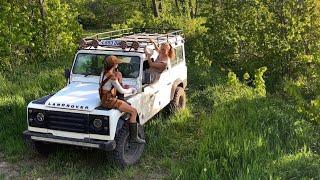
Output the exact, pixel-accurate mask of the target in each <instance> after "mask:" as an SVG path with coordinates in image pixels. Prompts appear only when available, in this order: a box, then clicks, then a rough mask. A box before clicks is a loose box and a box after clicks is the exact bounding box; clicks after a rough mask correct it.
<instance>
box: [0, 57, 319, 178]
mask: <svg viewBox="0 0 320 180" xmlns="http://www.w3.org/2000/svg"><path fill="white" fill-rule="evenodd" d="M70 64H71V59H70V60H68V61H65V62H63V61H59V62H46V63H40V64H37V65H34V64H29V65H24V66H21V67H19V68H17V69H16V70H15V73H14V74H0V82H1V83H2V84H3V86H1V89H0V90H1V91H0V112H1V115H2V116H1V117H0V150H1V151H3V152H4V154H5V157H6V160H10V161H11V162H15V163H16V162H18V161H21V163H19V167H20V172H21V176H23V177H28V178H31V179H36V178H39V177H41V178H52V179H92V178H109V179H131V178H136V177H139V178H140V179H159V178H160V179H162V178H170V179H234V178H237V179H259V178H261V179H266V178H269V177H275V178H278V177H279V178H281V177H283V178H293V177H299V178H304V177H306V178H312V177H319V169H320V165H319V155H317V154H316V153H315V152H317V151H318V150H319V145H318V144H317V142H319V137H318V136H317V135H316V132H317V131H319V130H318V129H317V127H315V126H314V125H313V124H311V123H310V122H309V121H308V120H306V119H305V117H303V116H302V115H300V114H299V113H298V112H297V111H296V108H295V106H294V105H292V104H290V103H287V102H285V101H284V100H282V99H280V98H276V97H273V96H267V97H261V96H258V95H256V93H254V89H252V88H251V87H248V86H245V85H242V84H239V85H238V86H231V85H228V84H227V83H226V81H225V78H224V77H223V76H224V75H223V74H219V73H217V72H214V73H210V72H208V74H209V75H208V76H210V79H211V80H212V79H214V80H215V81H214V82H205V81H198V79H197V78H194V77H196V76H197V74H196V73H195V72H196V69H193V68H189V85H190V86H189V87H190V90H189V91H188V92H187V94H188V107H187V109H185V110H183V111H180V112H178V113H176V114H173V115H168V114H166V113H160V114H159V115H158V116H157V117H155V118H153V119H152V121H150V122H148V123H147V124H146V125H145V126H144V129H145V133H146V138H147V139H146V140H147V145H146V149H145V152H144V154H143V156H142V159H141V161H140V162H139V164H137V165H135V166H133V167H130V168H127V169H125V170H124V171H122V170H120V169H119V168H118V167H116V166H114V165H113V164H112V163H111V162H110V161H109V159H108V158H107V157H108V153H106V152H103V151H98V150H90V149H80V148H75V147H68V146H59V149H58V151H57V152H56V153H54V154H52V155H50V156H49V158H42V157H40V156H38V155H36V154H34V153H32V152H31V151H30V150H29V149H28V148H27V147H26V145H25V144H24V142H23V139H22V131H23V130H25V129H26V125H27V124H26V106H27V104H28V102H30V101H31V100H32V99H35V98H38V97H41V96H44V95H46V94H49V93H52V92H55V91H57V90H59V89H61V88H62V87H63V86H64V85H65V79H64V77H63V69H64V68H68V67H69V66H70ZM202 83H205V84H202ZM0 179H1V176H0Z"/></svg>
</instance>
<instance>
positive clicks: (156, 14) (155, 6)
mask: <svg viewBox="0 0 320 180" xmlns="http://www.w3.org/2000/svg"><path fill="white" fill-rule="evenodd" d="M152 9H153V15H154V17H159V11H158V3H157V0H152Z"/></svg>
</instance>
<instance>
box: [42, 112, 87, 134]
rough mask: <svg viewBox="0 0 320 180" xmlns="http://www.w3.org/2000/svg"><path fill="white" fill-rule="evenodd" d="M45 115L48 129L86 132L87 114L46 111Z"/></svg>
mask: <svg viewBox="0 0 320 180" xmlns="http://www.w3.org/2000/svg"><path fill="white" fill-rule="evenodd" d="M45 117H46V122H47V127H48V129H54V130H61V131H69V132H79V133H86V132H87V129H88V126H89V125H88V123H89V116H88V115H87V114H79V113H69V112H59V111H47V112H46V115H45Z"/></svg>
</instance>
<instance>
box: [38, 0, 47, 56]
mask: <svg viewBox="0 0 320 180" xmlns="http://www.w3.org/2000/svg"><path fill="white" fill-rule="evenodd" d="M38 6H39V10H40V15H41V20H42V37H43V45H44V48H43V51H44V54H46V51H47V49H48V28H47V25H46V22H45V20H46V15H47V12H46V9H45V0H38Z"/></svg>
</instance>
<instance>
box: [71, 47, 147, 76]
mask: <svg viewBox="0 0 320 180" xmlns="http://www.w3.org/2000/svg"><path fill="white" fill-rule="evenodd" d="M81 55H92V56H103V58H102V59H101V67H97V70H96V72H95V73H92V72H91V73H88V72H83V71H82V72H76V66H77V63H78V61H79V56H81ZM111 55H114V56H116V57H118V58H119V59H120V60H123V57H128V58H132V59H131V60H134V61H136V62H137V63H135V64H136V65H138V66H137V67H136V68H134V69H135V71H134V72H137V73H136V74H135V75H131V76H129V75H128V74H126V73H125V72H123V71H122V70H121V67H122V64H128V63H121V64H119V66H118V69H119V71H120V72H121V73H122V74H123V78H138V77H139V76H140V74H141V72H140V69H141V57H140V56H139V55H127V54H113V53H110V54H109V53H92V52H79V53H77V55H76V57H75V59H74V63H73V65H72V71H71V73H72V74H73V75H82V76H88V75H91V76H100V75H101V71H102V68H103V60H104V59H105V57H107V56H111ZM134 58H135V59H134ZM97 61H99V60H97ZM129 64H131V63H129ZM98 68H101V69H99V70H98ZM97 72H99V73H97Z"/></svg>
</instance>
